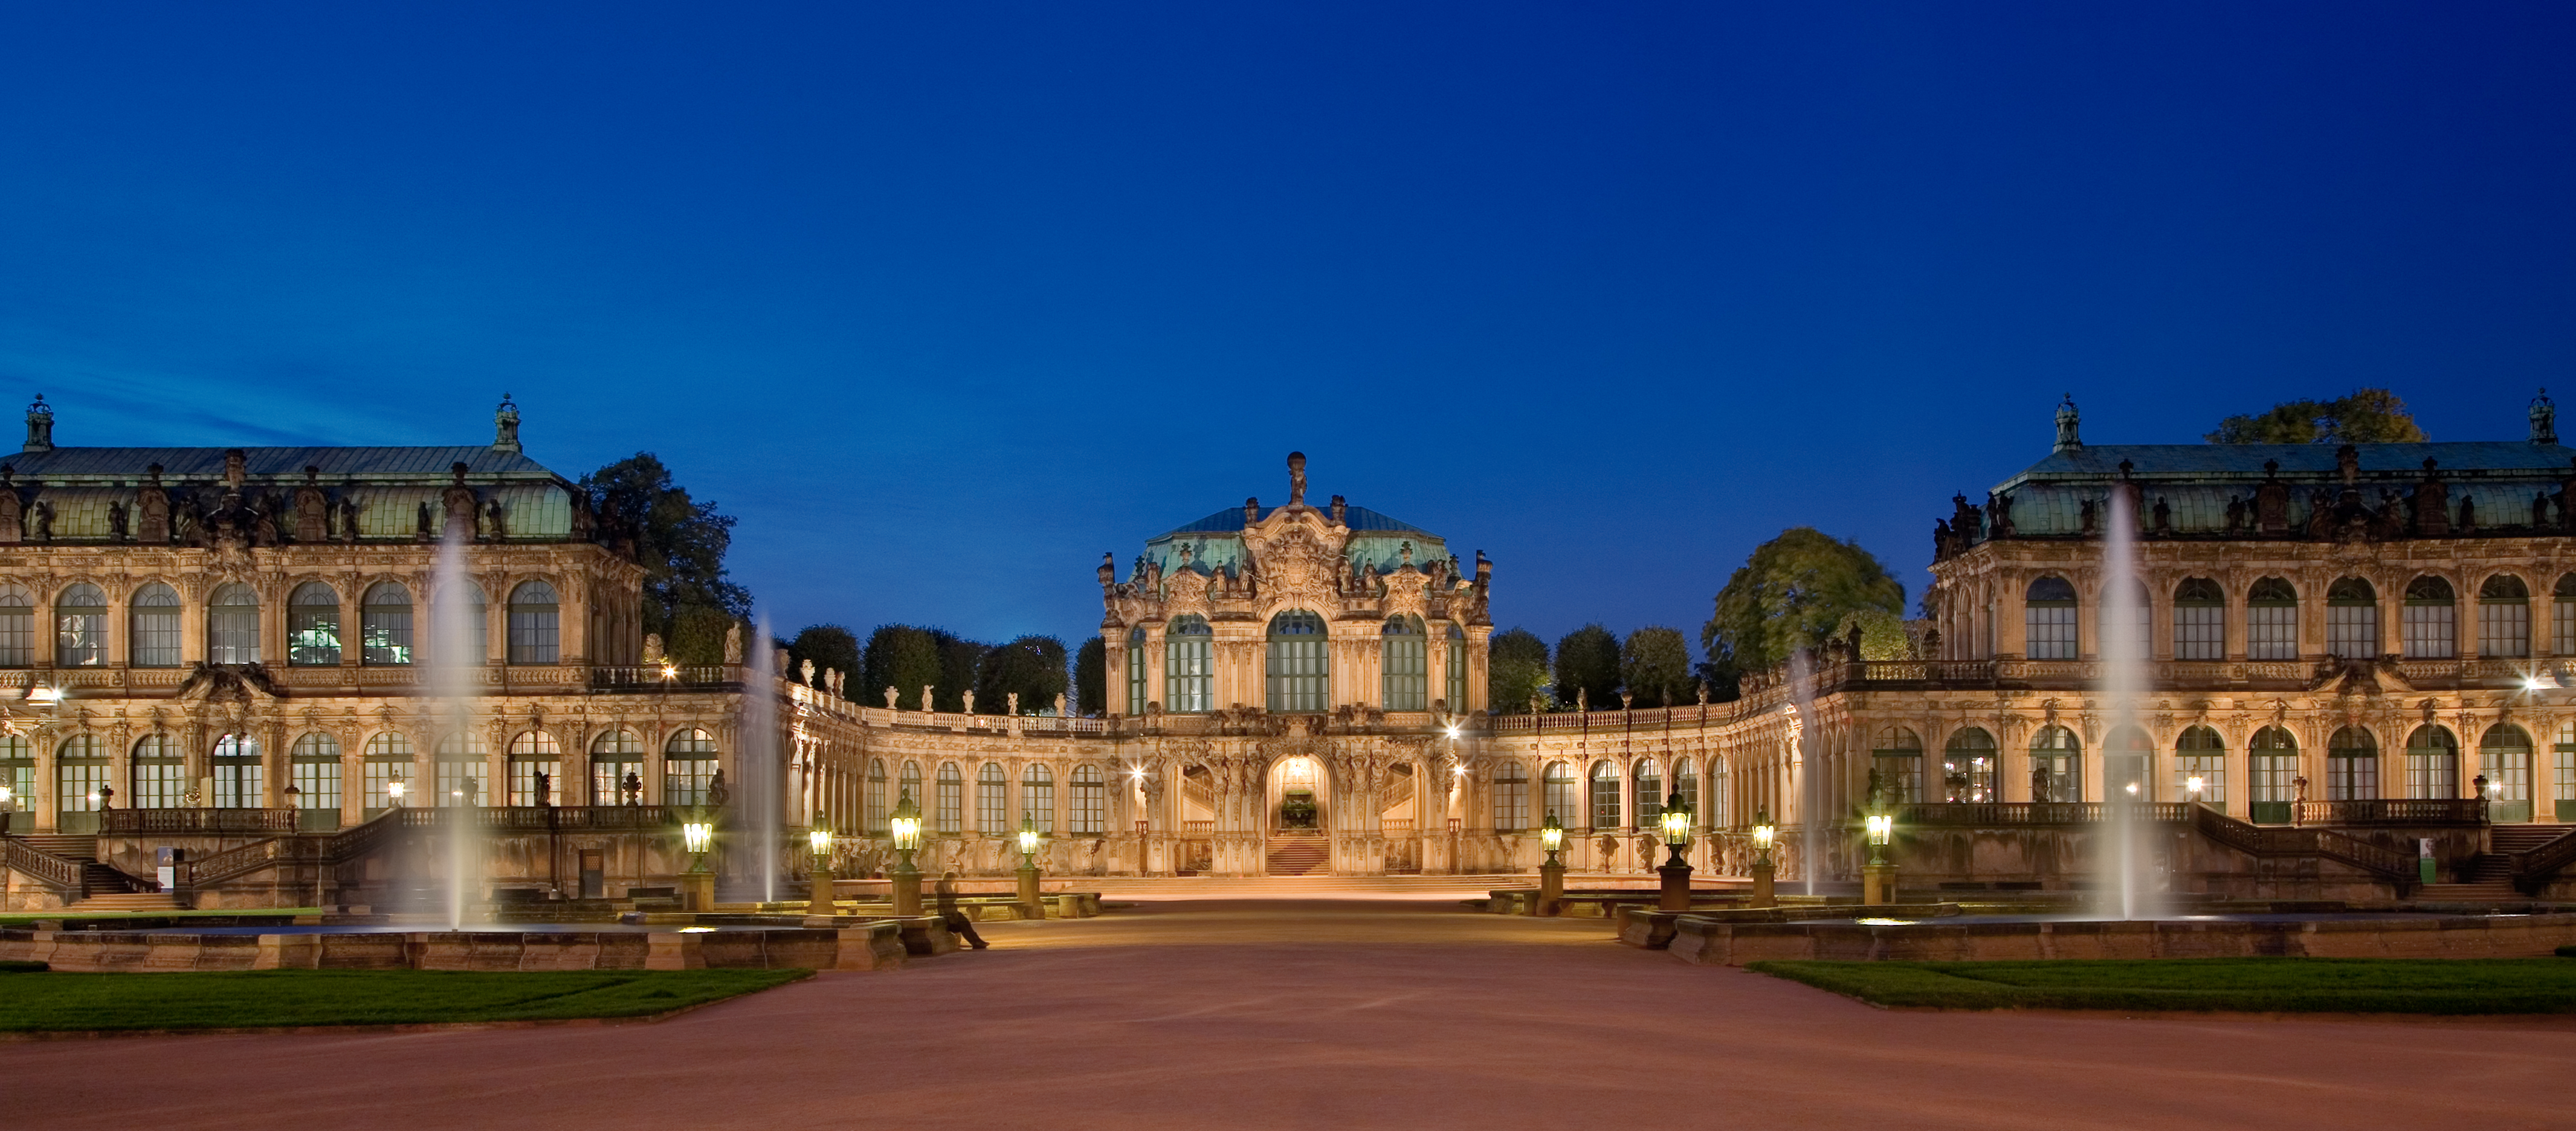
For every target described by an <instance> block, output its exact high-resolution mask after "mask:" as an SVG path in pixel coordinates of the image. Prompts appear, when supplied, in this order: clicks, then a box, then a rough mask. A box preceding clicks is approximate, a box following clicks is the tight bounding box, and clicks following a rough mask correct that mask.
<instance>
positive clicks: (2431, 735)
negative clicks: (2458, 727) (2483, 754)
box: [2406, 726, 2460, 801]
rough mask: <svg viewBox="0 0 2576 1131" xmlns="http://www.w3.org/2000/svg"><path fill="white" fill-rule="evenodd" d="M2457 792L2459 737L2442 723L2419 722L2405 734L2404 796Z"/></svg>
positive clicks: (2453, 794) (2419, 797)
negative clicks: (2418, 724)
mask: <svg viewBox="0 0 2576 1131" xmlns="http://www.w3.org/2000/svg"><path fill="white" fill-rule="evenodd" d="M2459 795H2460V740H2459V739H2458V738H2457V737H2455V736H2453V735H2452V734H2451V728H2449V727H2445V726H2420V727H2416V728H2415V733H2413V734H2410V735H2407V736H2406V796H2408V797H2410V798H2413V799H2416V800H2433V799H2439V800H2445V801H2447V800H2451V799H2453V798H2456V797H2458V796H2459Z"/></svg>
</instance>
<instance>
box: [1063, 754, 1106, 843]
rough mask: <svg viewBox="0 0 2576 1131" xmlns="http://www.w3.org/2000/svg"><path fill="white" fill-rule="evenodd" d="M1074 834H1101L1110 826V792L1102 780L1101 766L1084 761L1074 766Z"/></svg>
mask: <svg viewBox="0 0 2576 1131" xmlns="http://www.w3.org/2000/svg"><path fill="white" fill-rule="evenodd" d="M1072 801H1073V834H1074V835H1075V836H1099V835H1100V834H1101V832H1102V831H1103V830H1105V829H1107V828H1108V826H1109V794H1108V790H1107V789H1106V788H1104V787H1103V785H1102V784H1101V780H1100V767H1098V766H1094V765H1091V764H1089V763H1084V764H1083V765H1079V766H1075V767H1074V768H1073V797H1072Z"/></svg>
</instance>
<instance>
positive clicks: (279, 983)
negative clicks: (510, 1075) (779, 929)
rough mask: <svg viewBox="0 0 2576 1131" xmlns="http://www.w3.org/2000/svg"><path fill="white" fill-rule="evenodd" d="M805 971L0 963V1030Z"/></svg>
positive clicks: (739, 988)
mask: <svg viewBox="0 0 2576 1131" xmlns="http://www.w3.org/2000/svg"><path fill="white" fill-rule="evenodd" d="M811 973H812V971H810V970H667V971H666V970H652V971H645V970H596V971H593V970H579V971H527V972H520V971H502V972H493V973H483V972H462V971H460V972H447V971H433V970H255V971H254V970H245V971H227V972H212V971H210V972H204V973H180V974H67V973H7V972H0V1032H14V1033H26V1032H41V1031H59V1030H131V1029H228V1028H246V1027H259V1026H273V1025H403V1024H420V1023H434V1022H452V1021H548V1020H561V1019H565V1018H575V1017H638V1016H644V1015H648V1014H654V1013H662V1012H666V1011H668V1010H673V1009H679V1008H682V1007H684V1006H691V1005H697V1004H699V1003H702V1002H710V1001H720V1000H722V999H725V998H729V997H733V996H735V995H737V994H747V993H752V992H755V991H758V990H765V989H768V988H770V987H772V986H777V985H781V984H784V983H787V982H792V981H795V980H797V979H799V978H803V977H806V976H807V975H809V974H811Z"/></svg>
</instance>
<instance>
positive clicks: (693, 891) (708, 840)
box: [680, 806, 716, 911]
mask: <svg viewBox="0 0 2576 1131" xmlns="http://www.w3.org/2000/svg"><path fill="white" fill-rule="evenodd" d="M715 840H716V825H715V822H714V821H713V820H710V819H708V817H707V813H706V810H704V809H700V808H698V807H696V806H691V807H690V808H689V813H688V815H687V816H686V817H683V818H681V819H680V842H681V844H682V846H683V847H685V848H687V849H688V850H689V870H688V871H686V872H683V873H681V874H680V901H681V902H680V906H682V907H683V908H685V909H687V910H690V911H713V910H715V909H716V874H715V873H713V872H710V871H708V870H707V850H708V849H710V848H713V847H715Z"/></svg>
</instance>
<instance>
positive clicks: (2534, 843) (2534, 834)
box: [2489, 825, 2576, 854]
mask: <svg viewBox="0 0 2576 1131" xmlns="http://www.w3.org/2000/svg"><path fill="white" fill-rule="evenodd" d="M2491 833H2492V835H2491V836H2490V838H2489V839H2490V840H2491V841H2492V842H2493V844H2494V845H2495V850H2496V852H2498V853H2500V854H2506V853H2515V852H2529V851H2531V850H2532V849H2535V848H2538V847H2540V846H2541V845H2544V844H2547V843H2549V842H2550V841H2553V840H2556V839H2558V838H2559V837H2562V836H2566V835H2567V834H2569V833H2576V825H2496V826H2494V827H2493V829H2492V830H2491Z"/></svg>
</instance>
